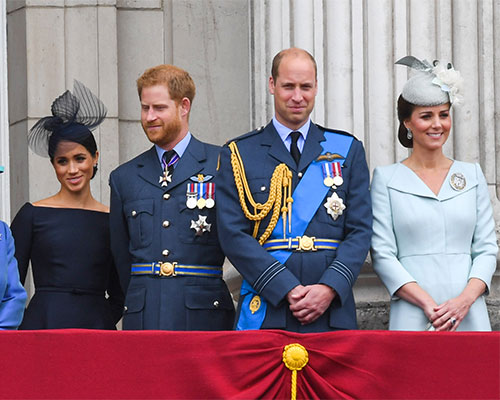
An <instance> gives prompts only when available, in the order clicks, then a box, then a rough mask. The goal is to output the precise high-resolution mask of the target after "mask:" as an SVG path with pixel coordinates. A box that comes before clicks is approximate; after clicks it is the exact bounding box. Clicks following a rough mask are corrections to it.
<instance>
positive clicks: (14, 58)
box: [0, 0, 500, 301]
mask: <svg viewBox="0 0 500 400" xmlns="http://www.w3.org/2000/svg"><path fill="white" fill-rule="evenodd" d="M6 1H7V2H6V6H5V7H6V11H7V23H8V26H7V30H8V86H9V92H8V105H9V127H10V134H9V137H7V131H6V129H5V128H2V126H1V125H0V134H1V135H2V136H1V139H2V141H1V143H2V149H1V150H0V161H3V160H7V159H9V158H8V157H10V161H9V168H8V169H9V177H8V178H10V184H9V185H8V187H7V189H5V182H6V181H7V179H5V176H4V177H2V178H0V185H2V183H3V186H0V187H1V188H2V192H1V193H0V199H1V201H2V203H0V206H1V210H0V211H1V212H3V215H4V216H7V217H8V211H5V210H7V209H8V207H6V206H5V204H6V202H8V200H9V198H10V208H11V214H12V215H14V214H15V212H16V211H17V210H18V209H19V207H20V206H21V205H22V204H23V203H24V202H26V201H36V200H38V199H40V198H43V197H46V196H48V195H50V194H52V193H54V192H55V191H56V190H57V188H58V183H57V181H56V179H55V176H54V173H53V170H52V167H51V165H50V163H49V161H48V159H44V158H41V157H38V156H37V155H34V154H33V153H32V152H30V151H29V150H28V148H27V144H26V133H27V130H28V129H29V128H30V127H31V126H32V125H33V123H34V122H36V121H37V120H38V118H40V117H43V116H45V115H48V113H49V109H50V104H51V102H52V100H53V99H54V98H55V97H56V96H58V95H59V94H61V93H62V92H63V91H64V90H65V89H66V88H71V87H72V82H73V79H75V78H76V79H79V80H80V81H82V82H83V83H84V84H86V85H87V86H89V87H90V88H91V89H92V90H93V91H94V92H95V93H96V94H98V96H99V97H100V98H101V99H102V100H103V101H104V103H105V104H106V105H107V107H108V118H107V119H106V121H105V122H104V123H103V124H102V126H101V127H100V129H99V130H98V131H97V139H98V145H99V150H100V153H101V160H100V164H99V166H100V172H99V175H98V176H97V177H96V178H95V179H94V180H93V182H92V190H93V193H94V194H95V195H96V197H97V198H98V199H100V200H101V201H103V202H104V203H108V197H109V189H108V184H107V179H108V175H109V172H110V171H111V170H112V169H113V168H115V167H116V166H117V165H118V164H119V163H122V162H124V161H126V160H128V159H130V158H132V157H133V156H135V155H137V154H139V153H140V152H141V151H143V150H145V149H146V148H148V147H149V146H150V144H149V142H148V141H147V140H146V138H145V135H144V133H143V131H142V129H141V127H140V123H139V116H140V112H139V111H140V110H139V101H138V96H137V92H136V88H135V81H136V79H137V78H138V77H139V76H140V75H141V73H142V72H143V71H144V70H145V69H146V68H148V67H150V66H153V65H156V64H160V63H173V64H176V65H178V66H180V67H183V68H185V69H186V70H188V71H189V72H190V73H191V75H192V76H193V79H194V81H195V83H196V86H197V95H196V98H195V100H194V103H193V110H192V113H191V131H192V132H193V133H194V134H195V135H196V136H198V137H199V138H201V139H203V140H206V141H209V142H213V143H218V144H222V143H224V142H225V141H226V140H227V139H229V138H231V137H234V136H237V135H239V134H241V133H244V132H246V131H248V130H250V129H253V128H255V127H258V126H261V125H264V124H265V123H267V122H268V121H269V119H270V118H271V116H272V113H273V109H272V97H271V96H269V94H268V93H267V80H268V76H269V72H270V66H271V60H272V57H273V56H274V54H275V53H276V52H278V51H279V50H281V49H282V48H286V47H289V46H299V47H303V48H306V49H307V50H309V51H310V52H311V53H312V54H313V55H314V56H315V58H316V60H317V61H318V79H319V85H320V90H319V93H318V97H317V105H316V108H315V111H314V113H313V119H314V121H315V122H318V123H320V124H325V125H326V126H330V127H334V128H338V129H345V130H348V131H350V132H353V133H354V134H355V135H356V136H357V137H358V138H360V139H361V140H363V142H364V144H365V147H366V150H367V157H368V162H369V165H370V168H371V169H372V170H373V168H374V167H376V166H377V165H384V164H389V163H392V162H394V161H396V160H401V159H403V158H404V157H405V156H406V155H407V151H406V150H405V149H403V148H402V147H401V146H400V145H399V143H398V142H397V139H396V135H395V133H396V129H397V120H396V116H395V104H396V99H397V96H398V95H399V93H400V90H401V88H402V86H403V84H404V82H405V81H406V79H407V77H408V70H407V68H405V67H402V66H395V65H394V61H395V60H397V59H398V58H400V57H402V56H404V55H407V54H412V55H415V56H417V57H419V58H427V59H429V60H433V59H434V58H439V59H442V60H446V61H448V60H450V61H452V62H453V63H454V65H455V67H456V68H457V69H459V70H460V71H461V72H462V74H463V75H464V77H465V97H466V100H467V102H466V104H465V105H464V106H463V107H462V108H460V109H457V110H456V111H454V113H453V117H454V127H453V132H452V135H451V137H450V140H449V142H448V143H447V145H446V153H447V155H449V156H450V157H454V158H457V159H461V160H465V161H477V162H480V163H481V166H482V168H483V170H484V172H485V175H486V179H487V181H488V184H489V186H490V193H491V199H492V202H493V205H494V208H495V216H496V219H497V221H500V205H499V202H498V199H497V196H498V189H497V188H498V185H497V182H498V181H499V177H500V162H497V160H498V157H499V156H498V155H497V154H498V152H497V151H496V148H497V147H498V146H497V137H498V135H500V131H499V130H498V127H499V126H500V70H499V69H498V68H497V69H495V65H500V48H499V46H500V39H499V38H500V35H499V29H500V28H499V26H500V0H439V1H435V0H407V1H403V0H401V1H400V0H370V1H365V0H6ZM0 4H2V3H0ZM2 7H4V6H3V5H2ZM0 15H1V14H0ZM0 21H1V19H0ZM1 39H2V36H1V35H0V46H1ZM1 73H2V70H1V68H0V74H1ZM0 90H2V91H3V94H5V93H4V92H5V87H4V86H0ZM6 109H7V107H6V106H5V105H4V106H2V102H1V97H0V111H6ZM2 123H3V124H4V125H5V117H4V118H3V119H2V114H0V124H2ZM7 140H8V142H10V143H9V151H6V150H5V146H6V145H5V144H4V143H8V142H7ZM9 189H10V190H9ZM497 227H498V224H497ZM356 289H357V290H356V298H357V300H358V301H376V300H383V299H387V295H386V292H385V290H384V289H383V288H382V286H381V285H380V283H379V281H378V278H376V277H375V276H374V274H373V272H372V271H371V269H370V268H369V266H367V268H366V269H365V270H364V271H363V273H362V275H361V276H360V278H359V279H358V283H357V285H356ZM499 297H500V278H499V277H498V276H497V277H496V278H495V283H494V290H493V298H497V299H498V298H499Z"/></svg>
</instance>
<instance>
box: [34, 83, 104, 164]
mask: <svg viewBox="0 0 500 400" xmlns="http://www.w3.org/2000/svg"><path fill="white" fill-rule="evenodd" d="M51 111H52V115H51V116H48V117H44V118H42V119H40V120H39V121H38V122H37V123H36V124H35V125H34V126H33V127H32V128H31V129H30V131H29V134H28V145H29V147H30V149H31V150H33V151H34V152H35V153H36V154H38V155H40V156H42V157H50V159H53V158H54V153H55V151H56V149H57V145H58V144H59V142H61V141H69V142H76V143H79V144H81V145H83V146H84V147H85V148H87V150H89V152H90V153H91V154H92V155H95V153H96V151H97V145H96V142H95V138H94V135H93V134H92V130H93V129H95V128H97V127H98V126H99V124H100V123H101V122H102V121H103V120H104V118H105V117H106V113H107V109H106V107H105V106H104V104H103V103H102V101H101V100H99V99H98V98H97V97H96V96H95V95H94V94H93V93H92V92H91V91H90V90H89V89H88V88H87V87H86V86H85V85H83V84H82V83H81V82H79V81H77V80H75V82H74V85H73V93H71V92H70V91H69V90H66V91H65V92H64V93H63V94H62V95H61V96H59V97H58V98H57V99H55V100H54V102H53V103H52V106H51Z"/></svg>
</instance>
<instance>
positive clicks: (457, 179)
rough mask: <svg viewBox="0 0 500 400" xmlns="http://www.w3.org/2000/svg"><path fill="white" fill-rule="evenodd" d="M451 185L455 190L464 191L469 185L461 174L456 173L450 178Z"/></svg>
mask: <svg viewBox="0 0 500 400" xmlns="http://www.w3.org/2000/svg"><path fill="white" fill-rule="evenodd" d="M450 185H451V187H452V188H453V189H454V190H457V191H461V190H464V189H465V186H466V185H467V181H466V180H465V176H464V175H463V174H462V173H460V172H455V173H454V174H453V175H452V176H451V178H450Z"/></svg>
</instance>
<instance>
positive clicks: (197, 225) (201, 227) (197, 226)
mask: <svg viewBox="0 0 500 400" xmlns="http://www.w3.org/2000/svg"><path fill="white" fill-rule="evenodd" d="M211 227H212V224H209V223H207V217H206V216H204V215H198V221H193V220H191V227H190V229H194V230H195V231H196V234H195V235H196V236H201V235H203V233H204V232H210V228H211Z"/></svg>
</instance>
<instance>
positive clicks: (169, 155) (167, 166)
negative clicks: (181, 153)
mask: <svg viewBox="0 0 500 400" xmlns="http://www.w3.org/2000/svg"><path fill="white" fill-rule="evenodd" d="M176 155H177V153H176V152H175V150H169V151H166V152H165V153H163V156H162V159H163V169H164V170H165V173H167V172H169V173H170V175H172V173H173V172H174V165H175V163H176V162H177V160H178V159H179V157H175V156H176Z"/></svg>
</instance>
